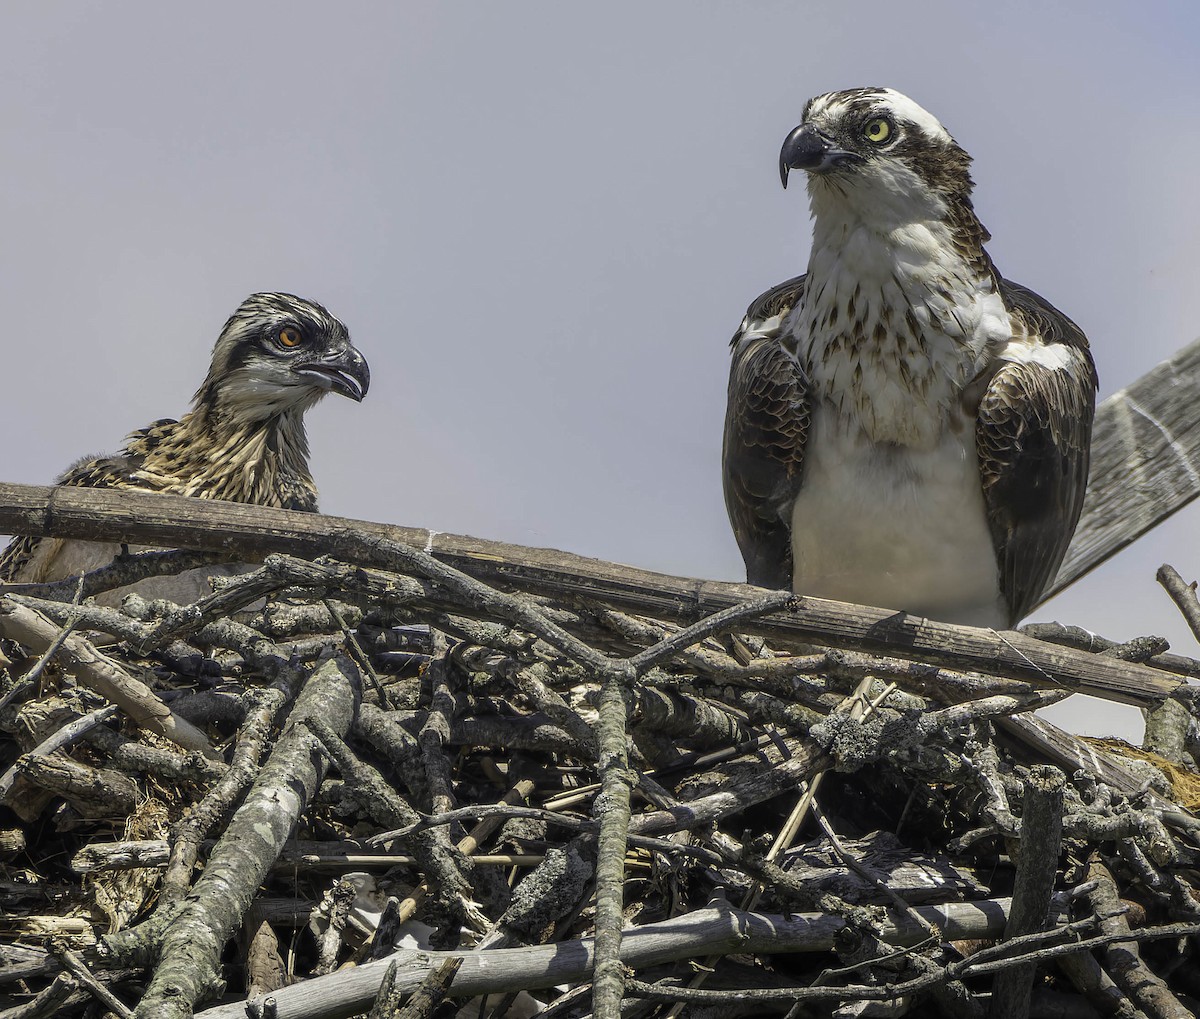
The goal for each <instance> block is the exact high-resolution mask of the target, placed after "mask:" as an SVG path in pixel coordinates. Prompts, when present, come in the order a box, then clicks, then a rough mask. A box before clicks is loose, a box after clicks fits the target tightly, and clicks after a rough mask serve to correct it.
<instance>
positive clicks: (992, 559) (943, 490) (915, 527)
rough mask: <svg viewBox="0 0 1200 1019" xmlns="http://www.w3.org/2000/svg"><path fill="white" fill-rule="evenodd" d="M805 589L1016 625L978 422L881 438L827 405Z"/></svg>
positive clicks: (818, 429)
mask: <svg viewBox="0 0 1200 1019" xmlns="http://www.w3.org/2000/svg"><path fill="white" fill-rule="evenodd" d="M792 555H793V557H794V574H793V584H794V588H795V590H796V592H797V593H799V594H811V595H816V596H817V597H821V598H832V599H835V600H838V601H850V602H857V603H860V604H865V605H877V606H881V607H885V608H892V609H898V610H903V611H908V612H912V613H915V614H918V615H924V616H931V617H933V618H935V619H941V620H945V621H946V622H956V623H965V624H969V625H973V626H993V627H1006V626H1007V615H1008V614H1007V610H1006V608H1005V605H1004V602H1003V599H1002V598H1001V596H1000V589H999V572H998V569H997V566H996V555H995V550H994V548H993V545H992V538H991V534H990V533H989V531H988V527H987V521H986V516H985V512H984V505H983V495H982V491H981V488H980V482H979V470H978V467H977V461H976V456H975V440H974V435H973V432H972V429H971V428H969V427H967V428H965V429H963V430H962V431H961V432H955V431H953V430H950V429H946V430H945V431H944V432H943V433H942V438H941V441H940V442H939V443H938V444H937V445H936V446H934V447H933V448H929V449H912V448H904V447H900V446H894V445H879V444H875V443H872V442H870V441H869V440H867V439H865V437H864V436H863V434H862V432H861V430H859V429H857V428H854V427H851V428H847V427H846V423H845V421H844V419H842V418H840V417H839V416H838V415H837V414H835V413H834V412H832V410H830V408H829V406H828V405H827V404H826V405H819V406H818V407H817V408H816V413H815V414H814V419H813V427H812V432H811V434H810V437H809V442H808V446H807V452H806V455H805V464H804V485H803V487H802V488H801V490H800V494H799V496H798V497H797V498H796V502H795V505H794V506H793V509H792Z"/></svg>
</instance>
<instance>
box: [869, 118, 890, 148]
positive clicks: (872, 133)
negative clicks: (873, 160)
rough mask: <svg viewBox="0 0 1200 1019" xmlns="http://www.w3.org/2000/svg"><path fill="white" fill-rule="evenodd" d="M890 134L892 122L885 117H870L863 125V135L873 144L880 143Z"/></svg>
mask: <svg viewBox="0 0 1200 1019" xmlns="http://www.w3.org/2000/svg"><path fill="white" fill-rule="evenodd" d="M891 136H892V122H891V121H890V120H888V119H887V117H872V118H871V119H870V120H868V121H867V123H866V126H865V127H863V137H864V138H866V139H867V141H869V142H871V143H872V144H873V145H882V144H883V143H884V142H886V141H887V140H888V139H889V138H890V137H891Z"/></svg>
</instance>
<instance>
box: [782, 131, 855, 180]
mask: <svg viewBox="0 0 1200 1019" xmlns="http://www.w3.org/2000/svg"><path fill="white" fill-rule="evenodd" d="M857 158H858V157H857V156H855V155H854V153H853V152H847V151H846V150H845V149H839V148H838V147H837V146H836V145H834V144H833V139H832V138H830V137H829V136H828V135H825V134H822V133H821V132H820V131H818V130H817V129H816V128H815V127H813V126H812V124H801V125H800V126H799V127H798V128H796V129H795V130H794V131H792V133H791V134H789V135H788V136H787V137H786V138H785V139H784V140H783V148H782V149H780V150H779V179H780V180H781V181H783V186H784V187H785V188H786V187H787V182H788V171H789V170H807V171H808V172H809V173H821V172H823V171H825V170H828V169H831V168H832V167H834V166H837V165H838V164H840V163H844V162H847V161H849V160H853V159H857Z"/></svg>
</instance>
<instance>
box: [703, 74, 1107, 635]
mask: <svg viewBox="0 0 1200 1019" xmlns="http://www.w3.org/2000/svg"><path fill="white" fill-rule="evenodd" d="M969 164H970V157H969V156H968V155H967V154H966V152H964V151H963V150H962V149H961V148H959V146H958V145H957V144H956V143H955V141H954V139H953V138H951V137H950V135H949V133H948V132H947V131H946V129H945V128H944V127H943V126H942V125H941V124H940V123H939V122H938V121H937V120H936V119H935V118H934V117H933V116H931V115H930V114H929V113H928V112H926V111H925V110H924V109H922V108H921V107H920V106H918V105H917V104H916V103H915V102H913V101H912V100H911V99H909V98H908V97H907V96H904V95H901V94H900V93H899V92H896V91H894V90H892V89H883V88H861V89H850V90H847V91H842V92H830V93H828V94H826V95H822V96H817V97H816V98H815V99H812V100H810V101H809V103H808V104H807V106H806V107H805V109H804V115H803V122H802V123H801V124H800V126H799V127H797V128H796V129H795V130H794V131H792V132H791V134H789V135H788V137H787V139H786V140H785V141H784V143H783V149H782V151H781V152H780V156H779V170H780V175H781V177H782V179H783V184H784V186H785V187H786V186H787V181H788V171H789V170H804V171H805V172H806V173H807V174H808V192H809V201H810V205H811V209H812V217H813V221H814V223H813V244H812V252H811V254H810V255H809V260H808V272H807V274H805V275H804V276H798V277H796V278H795V279H792V280H788V281H787V282H786V283H783V284H781V285H779V286H777V287H775V288H774V289H772V290H769V291H767V293H765V294H763V295H762V296H761V297H759V298H758V299H757V300H756V301H754V303H753V304H751V305H750V309H749V311H748V312H747V313H746V317H745V319H743V321H742V325H741V328H740V329H739V330H738V331H737V333H736V335H735V336H734V337H733V341H732V348H733V364H732V367H731V370H730V376H729V406H728V411H727V414H726V418H725V444H724V481H725V504H726V507H727V508H728V510H729V519H730V522H731V523H732V524H733V530H734V533H735V534H736V536H737V540H738V545H739V546H740V547H741V550H742V556H743V558H744V559H745V560H746V573H747V580H748V581H749V582H750V583H752V584H758V585H761V586H764V587H788V586H791V587H793V588H794V590H795V591H796V592H797V593H799V594H811V595H816V596H818V597H823V598H833V599H837V600H840V601H851V602H858V603H862V604H868V605H879V606H885V607H889V608H894V609H900V610H905V611H910V612H914V613H918V614H921V615H927V616H932V617H934V618H938V619H943V620H946V621H949V622H959V623H969V624H973V625H977V626H992V627H1008V626H1012V625H1014V624H1015V623H1016V622H1017V620H1019V619H1020V618H1021V617H1022V616H1023V615H1024V614H1025V613H1026V612H1027V611H1028V610H1029V609H1030V608H1032V607H1033V605H1034V604H1035V603H1036V602H1037V600H1038V597H1039V596H1040V595H1041V593H1042V591H1043V590H1044V589H1045V587H1046V585H1047V584H1048V583H1049V582H1050V581H1051V580H1052V579H1053V577H1054V575H1055V573H1056V571H1057V570H1058V566H1059V564H1060V563H1061V561H1062V558H1063V555H1064V553H1065V552H1066V549H1067V543H1068V542H1069V541H1070V539H1071V534H1072V533H1073V532H1074V530H1075V524H1076V522H1077V521H1078V519H1079V511H1080V508H1081V506H1082V503H1083V492H1084V486H1085V483H1086V481H1087V472H1088V446H1089V442H1090V438H1091V429H1092V414H1093V411H1094V408H1095V400H1096V369H1095V366H1094V365H1093V363H1092V358H1091V354H1090V353H1089V351H1088V343H1087V338H1086V337H1085V336H1084V335H1083V333H1082V332H1081V331H1080V329H1079V327H1078V326H1077V325H1075V323H1074V322H1072V321H1071V320H1070V319H1069V318H1067V317H1066V316H1065V315H1063V314H1062V313H1061V312H1060V311H1058V310H1057V309H1056V308H1054V307H1053V306H1051V305H1050V304H1049V303H1048V302H1047V301H1045V300H1043V299H1042V298H1041V297H1039V296H1038V295H1037V294H1035V293H1033V291H1031V290H1027V289H1026V288H1025V287H1023V286H1020V285H1018V284H1016V283H1012V282H1010V281H1008V280H1006V279H1004V278H1002V277H1001V276H1000V274H999V273H998V272H997V271H996V268H995V266H993V265H992V260H991V259H990V258H989V257H988V254H987V252H986V251H985V250H984V247H983V245H984V244H985V243H986V242H987V241H988V239H989V234H988V232H987V231H986V230H985V229H984V227H983V225H982V224H981V223H980V222H979V220H978V218H976V215H975V211H974V209H973V208H972V206H971V189H972V186H973V184H972V181H971V177H970V174H969V172H968V166H969Z"/></svg>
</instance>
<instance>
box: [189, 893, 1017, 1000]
mask: <svg viewBox="0 0 1200 1019" xmlns="http://www.w3.org/2000/svg"><path fill="white" fill-rule="evenodd" d="M1008 906H1009V904H1008V901H1007V900H1004V899H998V900H989V901H986V902H957V903H948V904H947V905H945V906H920V907H917V913H918V915H919V916H920V918H921V923H919V924H918V923H916V922H914V921H913V920H911V919H909V918H908V917H907V916H906V915H903V914H899V915H893V914H889V915H888V918H887V919H886V920H885V921H883V922H882V923H881V924H880V930H881V931H882V936H883V938H884V939H885V940H886V941H888V942H889V943H890V944H896V945H910V944H915V943H916V942H919V941H922V940H924V939H925V938H926V937H928V925H930V924H932V925H934V926H936V927H938V928H939V929H940V930H941V931H942V932H943V935H944V936H945V937H946V939H947V940H963V939H967V938H987V937H996V936H998V935H999V933H1000V932H1001V931H1002V930H1003V929H1004V924H1005V921H1006V918H1007V912H1008ZM845 927H846V922H845V921H844V920H842V919H841V918H839V917H834V916H829V915H827V914H822V913H794V914H792V915H790V916H779V915H770V914H764V913H742V912H737V911H734V910H729V909H713V908H707V909H698V910H693V911H692V912H690V913H687V914H686V915H684V916H680V917H676V918H674V919H671V920H665V921H663V922H661V923H656V924H646V925H645V926H642V927H634V928H631V929H627V930H626V931H625V932H624V936H623V938H622V941H621V959H622V961H623V962H624V963H625V964H626V965H627V966H630V967H632V968H639V967H645V966H654V965H659V964H661V963H665V962H670V961H672V960H674V959H690V958H694V957H696V956H698V955H707V954H715V953H730V952H738V953H747V954H748V953H752V952H760V951H763V952H778V953H788V952H815V951H827V950H829V949H830V948H831V947H832V946H833V944H834V939H835V938H836V937H837V935H838V932H839V931H841V930H842V929H844V928H845ZM454 958H461V959H462V960H463V962H462V968H461V969H460V970H459V971H458V975H457V976H456V977H455V979H454V983H453V985H452V993H453V994H455V995H456V996H473V995H478V994H494V993H498V992H502V991H517V990H532V989H535V988H538V987H551V986H553V985H555V984H559V983H574V982H577V981H580V980H585V979H587V978H588V976H589V975H590V973H591V970H592V965H593V960H594V941H593V939H592V938H584V939H581V940H579V941H572V942H566V943H558V944H552V945H533V946H530V947H527V948H504V949H497V950H494V951H488V952H467V953H462V952H412V951H402V952H397V953H396V955H394V956H392V957H390V958H389V959H382V960H380V961H379V962H373V963H369V964H368V965H366V966H360V967H359V968H358V969H353V970H343V971H340V972H338V973H334V974H331V975H330V976H327V977H323V978H320V979H314V980H308V981H305V982H304V983H303V984H301V985H298V986H296V987H283V988H280V989H279V990H278V991H275V992H274V994H273V997H274V999H275V1009H276V1011H275V1016H276V1019H317V1017H321V1019H337V1017H344V1016H349V1015H353V1014H354V1013H355V1012H356V1011H363V1010H365V1009H367V1008H369V1007H370V1004H371V1002H372V1001H373V1000H374V997H375V995H376V993H377V992H378V989H379V986H380V984H381V983H382V981H383V977H384V975H385V974H386V973H387V969H388V967H389V966H390V965H391V963H392V962H393V961H394V962H395V963H396V967H397V973H396V983H395V986H396V987H402V988H405V989H406V990H415V989H416V988H417V986H419V984H420V983H421V981H422V980H423V979H424V978H425V975H426V973H428V972H429V970H430V969H431V968H432V967H435V966H438V965H440V964H441V963H442V962H443V961H445V960H446V959H454ZM245 1009H246V1005H245V1002H233V1003H231V1004H228V1005H218V1006H217V1007H215V1008H210V1009H205V1010H204V1011H203V1012H200V1013H197V1019H243V1017H244V1016H245V1015H246V1011H245Z"/></svg>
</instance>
